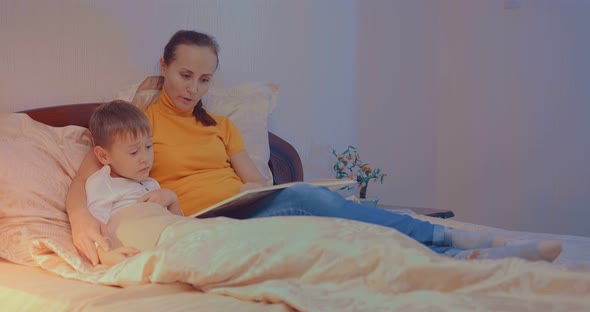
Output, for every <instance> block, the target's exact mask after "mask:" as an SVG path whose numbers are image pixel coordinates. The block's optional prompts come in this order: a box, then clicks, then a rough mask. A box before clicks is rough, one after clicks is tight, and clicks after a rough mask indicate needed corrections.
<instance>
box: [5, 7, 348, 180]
mask: <svg viewBox="0 0 590 312" xmlns="http://www.w3.org/2000/svg"><path fill="white" fill-rule="evenodd" d="M356 5H357V2H356V1H354V0H329V1H314V0H298V1H291V0H224V1H216V0H201V1H192V0H191V1H188V0H187V1H181V0H174V1H164V0H126V1H118V0H104V1H73V0H56V1H43V0H37V1H8V2H7V1H2V2H0V42H2V44H1V45H0V66H1V67H0V68H2V69H3V70H2V72H1V73H0V112H12V111H18V110H22V109H28V108H34V107H41V106H48V105H58V104H66V103H76V102H96V101H106V100H110V99H112V98H113V97H114V96H115V95H116V94H117V91H119V90H121V89H123V88H124V87H126V86H128V85H131V84H133V83H136V82H138V81H141V80H143V78H145V76H147V75H152V74H157V73H158V69H157V64H158V63H157V62H158V59H159V57H160V56H161V54H162V51H163V48H164V45H165V43H166V42H167V40H168V39H169V38H170V36H171V35H172V34H173V33H174V32H175V31H176V30H178V29H195V30H199V31H203V32H207V33H210V34H213V35H214V36H215V37H216V38H217V39H218V41H219V43H220V45H221V54H220V58H221V67H220V71H219V72H218V74H217V78H216V82H215V83H216V84H217V85H218V86H223V87H231V86H234V85H237V84H239V83H241V82H252V81H272V82H276V83H278V84H279V88H280V91H279V105H278V108H277V109H276V111H275V112H274V113H273V116H272V118H271V121H270V128H271V130H272V131H274V132H275V133H276V134H278V135H279V136H282V137H284V138H285V139H287V140H288V141H290V142H291V143H292V144H293V145H294V146H295V147H296V148H297V150H298V151H299V153H300V154H301V156H302V158H303V161H304V167H305V169H306V178H309V179H313V178H318V177H320V176H326V175H328V174H330V172H329V166H330V164H329V161H330V157H331V156H330V155H329V149H330V146H332V145H336V146H345V145H346V144H349V143H350V142H352V143H354V142H355V140H356V131H355V128H354V127H353V116H354V107H355V104H356V103H355V98H356V92H357V89H356V88H355V85H356V79H357V74H356V66H354V64H355V62H356V58H357V56H356V53H357V49H356V46H357V44H356V40H357V37H358V36H357V34H356V32H357V28H358V27H357V13H356Z"/></svg>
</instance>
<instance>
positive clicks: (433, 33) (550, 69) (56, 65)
mask: <svg viewBox="0 0 590 312" xmlns="http://www.w3.org/2000/svg"><path fill="white" fill-rule="evenodd" d="M502 3H503V1H500V0H497V1H487V0H445V1H430V0H322V1H314V0H297V1H292V0H224V1H215V0H200V1H189V0H186V1H181V0H173V1H163V0H161V1H159V0H143V1H140V0H128V1H115V0H104V1H74V0H55V1H51V2H48V1H42V0H36V1H35V0H31V1H16V0H12V1H2V2H0V42H2V44H1V45H0V68H2V71H1V72H0V112H12V111H17V110H22V109H28V108H33V107H41V106H47V105H57V104H64V103H75V102H94V101H105V100H109V99H111V98H112V97H113V96H114V95H115V94H116V93H117V91H118V90H120V89H122V88H124V87H125V86H128V85H130V84H133V83H135V82H138V81H140V80H141V79H143V78H144V76H146V75H151V74H156V73H157V60H158V58H159V56H160V55H161V53H162V49H163V45H164V44H165V42H166V41H167V39H168V38H169V37H170V35H171V34H172V33H173V32H174V31H175V30H177V29H180V28H188V29H196V30H200V31H204V32H208V33H211V34H214V35H215V36H216V37H217V38H218V40H219V42H220V43H221V47H222V50H221V68H220V71H219V73H218V77H217V82H216V83H217V84H218V85H221V86H233V85H236V84H238V83H240V82H250V81H274V82H277V83H278V84H279V85H280V95H279V106H278V108H277V110H276V111H275V113H274V114H273V115H272V116H271V121H270V123H271V125H270V126H271V130H273V131H274V132H276V133H277V134H279V135H281V136H283V137H285V138H286V139H288V140H289V141H290V142H291V143H293V145H294V146H295V147H296V148H297V149H298V151H299V152H300V154H301V156H302V158H303V161H304V167H305V172H306V177H307V178H308V179H312V178H317V177H328V176H330V173H331V172H330V171H329V167H330V162H331V156H330V154H329V150H330V147H332V146H333V147H336V148H337V149H343V148H344V147H346V145H348V144H355V145H358V147H359V148H360V151H361V153H362V155H363V157H364V159H365V160H367V161H369V163H371V164H373V165H376V166H379V167H382V168H383V170H384V171H386V172H387V173H389V174H390V176H388V177H387V178H386V180H385V181H386V182H385V184H383V185H379V184H372V185H371V187H370V189H369V195H377V196H380V197H381V198H382V202H383V203H387V204H396V205H409V206H423V207H435V208H443V209H453V210H454V211H455V213H456V214H457V219H459V220H465V221H470V222H476V223H481V224H487V225H492V226H500V227H506V228H509V229H519V230H527V231H544V232H553V233H570V234H580V235H587V236H590V227H588V226H586V224H587V222H586V220H588V219H589V217H590V209H589V206H590V192H588V190H589V189H590V166H588V159H590V142H589V141H588V139H586V137H585V135H586V133H588V132H589V131H588V130H590V129H588V128H589V127H590V126H588V124H589V123H588V118H589V117H590V108H589V107H590V105H588V103H590V101H589V99H590V91H589V88H587V87H586V85H587V82H588V81H590V80H589V79H588V78H590V77H588V76H589V75H590V64H589V62H590V61H588V59H589V58H588V55H590V53H589V52H590V51H589V50H590V42H589V41H590V39H589V38H590V37H588V36H587V33H586V32H587V31H586V30H587V29H588V28H589V26H590V25H588V24H589V23H590V22H589V21H590V19H589V18H588V13H587V12H590V10H589V9H590V2H588V1H573V0H562V1H551V0H535V1H532V0H523V7H522V8H521V9H518V10H504V9H503V8H502Z"/></svg>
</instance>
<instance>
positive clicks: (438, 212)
mask: <svg viewBox="0 0 590 312" xmlns="http://www.w3.org/2000/svg"><path fill="white" fill-rule="evenodd" d="M377 208H380V209H385V210H390V211H393V212H397V213H405V214H419V215H426V216H430V217H436V218H442V219H447V218H452V217H454V216H455V214H454V213H453V211H452V210H443V209H434V208H420V207H407V206H394V205H377ZM412 212H413V213H412Z"/></svg>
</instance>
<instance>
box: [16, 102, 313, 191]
mask: <svg viewBox="0 0 590 312" xmlns="http://www.w3.org/2000/svg"><path fill="white" fill-rule="evenodd" d="M100 104H102V103H83V104H71V105H60V106H50V107H42V108H35V109H30V110H25V111H22V112H21V113H26V114H28V115H29V116H30V117H31V118H33V119H34V120H36V121H39V122H42V123H44V124H47V125H50V126H54V127H64V126H68V125H76V126H81V127H88V120H89V119H90V115H92V112H93V111H94V110H95V109H96V108H97V107H98V106H99V105H100ZM268 141H269V144H270V160H269V161H268V165H269V167H270V169H271V171H272V175H273V180H274V183H275V184H281V183H287V182H293V181H303V165H302V164H301V158H300V157H299V154H298V153H297V151H296V150H295V148H294V147H293V146H292V145H291V144H289V143H288V142H287V141H285V140H283V139H281V138H280V137H278V136H277V135H275V134H273V133H272V132H269V133H268Z"/></svg>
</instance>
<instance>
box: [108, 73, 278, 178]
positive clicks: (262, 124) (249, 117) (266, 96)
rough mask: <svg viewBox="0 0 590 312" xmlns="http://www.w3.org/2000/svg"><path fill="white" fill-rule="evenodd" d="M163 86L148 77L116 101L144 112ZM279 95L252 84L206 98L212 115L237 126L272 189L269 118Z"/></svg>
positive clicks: (266, 85) (271, 86) (269, 86)
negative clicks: (129, 104) (132, 105)
mask: <svg viewBox="0 0 590 312" xmlns="http://www.w3.org/2000/svg"><path fill="white" fill-rule="evenodd" d="M140 86H141V87H140ZM160 86H161V81H158V77H148V78H147V79H146V80H144V81H143V82H142V83H137V84H134V85H133V86H131V87H128V88H126V89H124V90H122V91H120V92H119V93H118V95H117V99H119V100H125V101H128V102H132V103H133V104H134V105H136V106H138V107H140V108H141V109H143V110H145V109H146V108H147V107H148V106H149V105H150V104H151V103H153V102H155V101H156V100H157V98H158V96H159V94H160V91H159V90H157V88H159V87H160ZM138 89H139V90H138ZM277 94H278V86H277V85H276V84H273V83H258V82H253V83H243V84H240V85H238V86H236V87H234V88H230V89H211V90H209V92H208V93H207V95H206V96H205V97H204V98H203V103H204V105H205V109H206V110H207V111H208V112H209V113H211V114H214V115H221V116H227V117H229V118H230V119H231V121H232V122H233V123H234V124H235V125H236V127H237V128H238V130H239V131H240V134H241V135H242V137H243V139H244V144H245V146H246V151H248V154H250V157H251V158H252V160H253V161H254V164H255V165H256V168H258V170H259V171H260V173H262V175H263V176H264V179H265V180H266V182H267V184H269V185H272V183H273V180H272V172H271V171H270V168H269V167H268V161H269V159H270V147H269V145H268V144H269V143H268V117H269V116H270V114H271V113H272V111H273V110H274V109H275V107H276V105H277Z"/></svg>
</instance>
